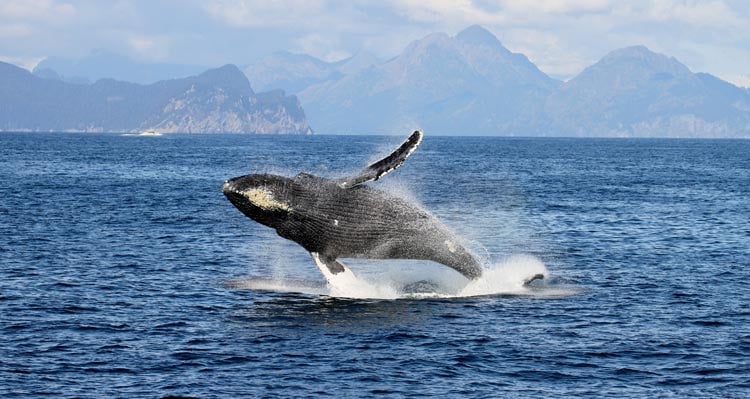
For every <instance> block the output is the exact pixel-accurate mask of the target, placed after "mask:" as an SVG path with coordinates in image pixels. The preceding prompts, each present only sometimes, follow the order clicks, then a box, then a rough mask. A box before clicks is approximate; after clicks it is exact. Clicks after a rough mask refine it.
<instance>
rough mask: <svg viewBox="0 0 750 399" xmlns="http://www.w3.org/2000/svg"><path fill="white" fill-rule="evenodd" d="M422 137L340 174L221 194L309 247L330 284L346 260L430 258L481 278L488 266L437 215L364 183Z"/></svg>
mask: <svg viewBox="0 0 750 399" xmlns="http://www.w3.org/2000/svg"><path fill="white" fill-rule="evenodd" d="M421 142H422V132H420V131H415V132H414V133H412V134H411V135H410V136H409V138H408V139H407V140H406V141H405V142H404V143H403V144H401V146H399V147H398V148H397V149H396V150H395V151H394V152H393V153H391V154H390V155H388V156H387V157H385V158H383V159H381V160H379V161H377V162H375V163H373V164H371V165H369V166H368V167H366V168H364V169H363V170H362V171H361V172H360V173H357V174H355V175H353V176H348V177H344V178H341V179H327V178H323V177H318V176H313V175H311V174H308V173H304V172H302V173H299V174H298V175H296V176H294V177H291V178H290V177H284V176H278V175H271V174H251V175H246V176H239V177H234V178H231V179H229V180H227V181H225V182H224V184H223V186H222V191H223V193H224V195H226V197H227V198H228V199H229V201H231V203H232V204H233V205H234V206H235V207H237V209H239V210H240V211H241V212H242V213H243V214H245V215H246V216H248V217H249V218H251V219H253V220H254V221H256V222H258V223H261V224H263V225H266V226H268V227H271V228H273V229H275V230H276V232H277V233H278V235H279V236H281V237H283V238H286V239H289V240H292V241H294V242H296V243H297V244H299V245H301V246H302V247H303V248H304V249H306V250H307V251H308V252H310V254H311V256H312V258H313V260H314V261H315V263H316V265H317V266H318V268H319V269H320V270H321V272H322V273H323V274H324V275H325V276H326V278H327V279H328V280H329V281H330V280H331V278H332V277H333V276H335V275H338V274H340V273H344V272H348V273H351V271H350V270H349V269H348V268H347V267H346V266H345V265H344V264H343V263H342V262H341V261H340V259H341V258H368V259H415V260H417V259H418V260H429V261H434V262H437V263H440V264H443V265H445V266H448V267H450V268H453V269H454V270H456V271H458V272H459V273H461V274H462V275H464V276H465V277H466V278H468V279H476V278H478V277H480V276H481V275H482V266H481V264H480V263H479V262H478V261H477V259H476V257H475V256H474V255H473V254H472V253H471V252H469V251H468V250H467V249H466V248H464V247H463V246H462V245H461V244H460V243H459V240H458V239H457V238H456V237H455V235H454V234H453V233H452V232H451V231H450V230H449V229H448V228H447V227H445V226H444V225H443V224H442V223H441V222H440V221H439V220H438V219H437V218H435V217H434V216H433V215H431V214H430V213H428V212H427V211H425V210H423V209H421V208H419V207H418V206H416V205H414V204H412V203H410V202H408V201H406V200H404V199H403V198H400V197H398V196H396V195H393V194H391V193H388V192H386V191H383V190H378V189H376V188H374V187H371V186H369V185H367V184H365V183H367V182H371V181H375V180H378V179H380V178H381V177H383V176H384V175H386V174H387V173H389V172H391V171H393V170H394V169H396V168H398V167H399V166H401V165H402V164H403V163H404V161H405V160H406V158H408V157H409V155H411V154H412V153H413V152H414V150H415V149H416V148H417V146H419V144H420V143H421Z"/></svg>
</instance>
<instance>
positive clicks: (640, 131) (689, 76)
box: [245, 26, 750, 137]
mask: <svg viewBox="0 0 750 399" xmlns="http://www.w3.org/2000/svg"><path fill="white" fill-rule="evenodd" d="M301 57H302V56H297V57H291V56H289V57H275V58H274V62H273V64H274V65H275V67H274V69H275V70H277V71H282V70H284V71H292V70H293V71H296V74H295V79H296V82H297V84H296V85H288V86H286V88H287V90H289V91H290V92H291V93H296V94H297V95H298V96H299V98H300V101H301V103H302V106H303V107H304V108H305V111H306V112H307V115H308V118H309V120H310V124H311V125H312V126H314V127H315V128H316V130H318V131H321V132H327V133H350V134H357V133H382V134H393V133H397V132H402V131H406V130H409V129H411V128H414V127H421V128H423V129H424V130H426V131H428V132H430V133H432V134H445V135H516V136H601V137H612V136H616V137H633V136H644V137H645V136H648V137H750V91H749V90H748V89H744V88H740V87H737V86H734V85H732V84H731V83H728V82H725V81H723V80H721V79H719V78H717V77H715V76H712V75H709V74H706V73H693V72H691V71H690V70H689V69H688V68H687V67H686V66H685V65H684V64H682V63H680V62H679V61H678V60H676V59H674V58H672V57H668V56H666V55H663V54H658V53H655V52H652V51H650V50H649V49H647V48H646V47H643V46H633V47H628V48H623V49H618V50H615V51H612V52H611V53H609V54H607V55H606V56H605V57H604V58H602V59H601V60H600V61H599V62H597V63H595V64H594V65H591V66H590V67H588V68H586V69H585V70H583V71H582V72H581V73H580V74H578V75H577V76H575V77H573V78H572V79H570V80H568V81H567V82H562V81H559V80H556V79H553V78H550V77H549V76H547V75H546V74H545V73H543V72H542V71H540V70H539V68H537V67H536V66H535V65H534V64H533V63H532V62H530V61H529V60H528V59H527V58H526V57H525V56H524V55H522V54H517V53H513V52H511V51H509V50H508V49H507V48H505V47H504V46H503V45H502V43H501V42H500V41H499V40H498V39H497V38H496V37H495V36H494V35H493V34H492V33H490V32H489V31H487V30H486V29H484V28H482V27H480V26H471V27H469V28H467V29H465V30H463V31H461V32H460V33H458V34H457V35H456V36H453V37H451V36H448V35H446V34H443V33H436V34H431V35H428V36H426V37H424V38H422V39H420V40H416V41H414V42H412V43H411V44H409V45H408V46H407V47H406V48H405V49H404V50H403V51H402V52H401V53H400V54H399V55H397V56H396V57H394V58H392V59H390V60H388V61H386V62H383V63H374V62H373V63H371V64H370V65H369V66H367V67H362V68H359V69H358V70H356V71H353V72H351V73H342V72H341V71H339V70H336V69H335V65H334V63H326V62H324V61H321V60H317V59H314V58H312V57H310V56H304V57H305V58H304V59H305V63H306V64H308V65H312V64H315V65H317V69H316V71H322V70H325V71H328V72H327V73H318V74H316V75H315V76H314V78H313V76H312V75H305V74H304V73H303V72H304V71H309V70H310V69H306V68H302V67H300V63H299V60H300V59H302V58H301ZM264 63H266V65H268V61H266V60H264V61H261V63H260V64H264ZM254 70H255V69H254V67H253V66H251V67H249V68H246V69H245V73H246V74H247V73H248V71H254ZM330 71H334V72H330ZM336 72H337V73H336ZM251 81H252V79H251ZM271 84H276V85H279V86H281V85H283V82H281V81H280V80H278V79H277V80H275V81H274V82H273V83H271Z"/></svg>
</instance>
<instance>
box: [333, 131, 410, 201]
mask: <svg viewBox="0 0 750 399" xmlns="http://www.w3.org/2000/svg"><path fill="white" fill-rule="evenodd" d="M421 142H422V132H420V131H419V130H416V131H414V133H412V134H411V136H409V138H408V139H406V141H404V143H403V144H401V146H400V147H398V148H397V149H396V151H393V152H392V153H391V155H388V156H387V157H385V158H383V159H381V160H380V161H378V162H375V163H374V164H372V165H370V166H368V167H366V168H365V169H364V170H363V171H362V172H360V173H359V174H358V175H356V176H349V177H344V178H342V179H339V180H338V181H337V183H338V185H339V187H341V188H350V187H354V186H357V185H360V184H362V183H366V182H368V181H372V180H378V179H380V178H381V177H383V176H384V175H385V174H387V173H388V172H390V171H392V170H394V169H396V168H398V167H399V166H401V165H402V164H403V163H404V161H406V158H408V157H409V155H411V153H413V152H414V150H416V149H417V147H418V146H419V143H421Z"/></svg>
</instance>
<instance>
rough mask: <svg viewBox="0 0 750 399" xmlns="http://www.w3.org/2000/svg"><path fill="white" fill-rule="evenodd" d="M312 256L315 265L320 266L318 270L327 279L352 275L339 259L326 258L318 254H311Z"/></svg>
mask: <svg viewBox="0 0 750 399" xmlns="http://www.w3.org/2000/svg"><path fill="white" fill-rule="evenodd" d="M310 256H312V258H313V261H315V265H317V266H318V269H320V271H321V272H322V273H323V275H324V276H325V277H326V279H330V277H332V276H335V275H337V274H339V273H344V272H350V273H351V271H349V269H348V268H347V267H346V266H345V265H344V264H343V263H341V262H340V261H339V260H338V259H335V258H330V257H326V256H323V255H321V254H319V253H317V252H310Z"/></svg>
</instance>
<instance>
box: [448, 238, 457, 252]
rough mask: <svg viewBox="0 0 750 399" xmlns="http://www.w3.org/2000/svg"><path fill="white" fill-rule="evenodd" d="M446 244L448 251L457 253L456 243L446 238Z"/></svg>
mask: <svg viewBox="0 0 750 399" xmlns="http://www.w3.org/2000/svg"><path fill="white" fill-rule="evenodd" d="M445 246H446V247H448V251H450V252H451V253H456V244H454V243H453V241H451V240H445Z"/></svg>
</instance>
